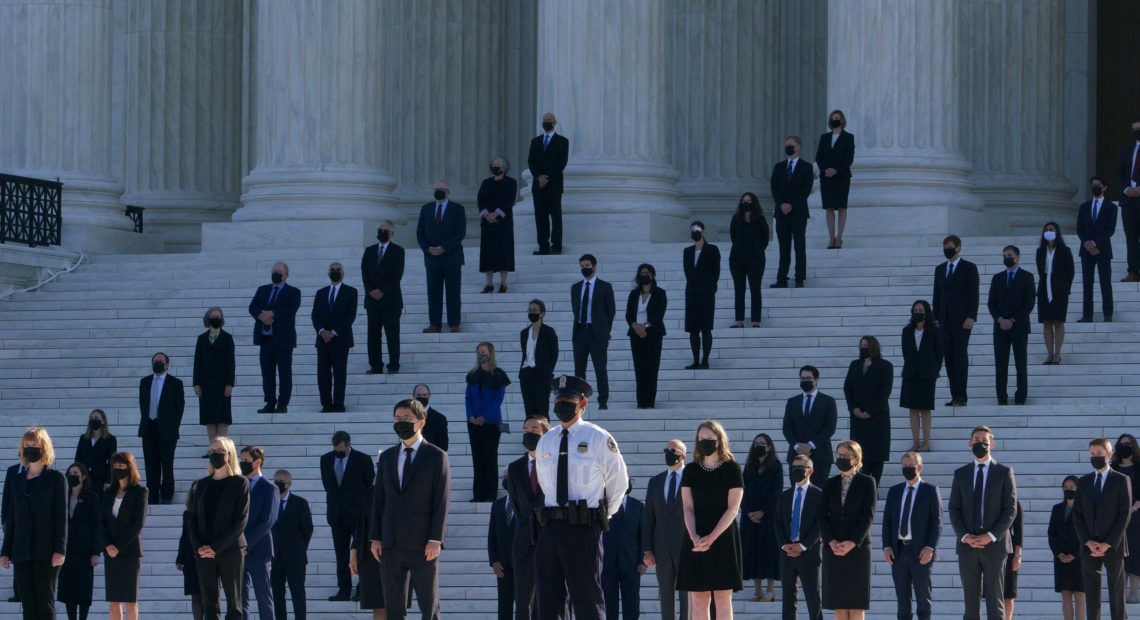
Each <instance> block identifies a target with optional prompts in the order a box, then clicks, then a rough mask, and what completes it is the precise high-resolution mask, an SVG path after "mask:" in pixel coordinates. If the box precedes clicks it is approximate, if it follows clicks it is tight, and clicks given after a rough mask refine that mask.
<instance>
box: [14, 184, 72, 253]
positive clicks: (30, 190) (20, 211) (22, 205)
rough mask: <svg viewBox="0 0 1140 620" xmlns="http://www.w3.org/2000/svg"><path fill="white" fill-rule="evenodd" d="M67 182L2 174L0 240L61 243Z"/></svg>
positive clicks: (36, 243)
mask: <svg viewBox="0 0 1140 620" xmlns="http://www.w3.org/2000/svg"><path fill="white" fill-rule="evenodd" d="M62 191H63V183H60V182H59V181H45V180H44V179H33V178H30V177H21V176H16V175H13V174H0V243H7V242H9V241H12V242H14V243H26V244H28V245H29V246H30V247H33V248H34V247H36V246H48V245H56V246H58V245H59V244H60V229H61V227H62V221H63V217H62V206H61V200H60V196H61V194H62Z"/></svg>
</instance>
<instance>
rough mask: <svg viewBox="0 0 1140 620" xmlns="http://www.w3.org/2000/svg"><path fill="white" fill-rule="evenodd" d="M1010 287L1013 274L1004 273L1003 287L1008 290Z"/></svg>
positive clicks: (1010, 272) (1009, 272)
mask: <svg viewBox="0 0 1140 620" xmlns="http://www.w3.org/2000/svg"><path fill="white" fill-rule="evenodd" d="M1011 286H1013V272H1012V271H1007V272H1005V287H1006V288H1009V287H1011Z"/></svg>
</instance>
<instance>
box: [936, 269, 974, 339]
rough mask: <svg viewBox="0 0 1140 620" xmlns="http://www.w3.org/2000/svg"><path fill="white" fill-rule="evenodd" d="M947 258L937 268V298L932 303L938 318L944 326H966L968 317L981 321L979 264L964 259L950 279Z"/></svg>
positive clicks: (952, 327) (950, 327)
mask: <svg viewBox="0 0 1140 620" xmlns="http://www.w3.org/2000/svg"><path fill="white" fill-rule="evenodd" d="M949 264H950V263H949V262H948V261H943V262H942V264H941V265H938V266H937V267H935V268H934V300H933V302H931V306H932V308H931V309H932V310H933V311H934V317H935V318H936V319H937V320H938V324H939V326H940V327H941V328H942V329H962V323H964V322H965V321H966V319H973V320H974V322H977V320H978V303H979V301H978V296H979V294H980V290H979V288H978V287H979V282H978V266H977V265H975V264H974V263H971V262H970V261H968V260H966V259H964V258H960V259H958V266H957V267H956V268H955V269H954V276H953V277H952V278H951V279H950V280H947V279H946V266H947V265H949Z"/></svg>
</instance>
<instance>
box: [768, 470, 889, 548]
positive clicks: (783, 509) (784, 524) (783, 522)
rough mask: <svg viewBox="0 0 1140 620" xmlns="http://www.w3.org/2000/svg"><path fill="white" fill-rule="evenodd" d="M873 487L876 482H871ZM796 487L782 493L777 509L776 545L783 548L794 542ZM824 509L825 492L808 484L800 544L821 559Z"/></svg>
mask: <svg viewBox="0 0 1140 620" xmlns="http://www.w3.org/2000/svg"><path fill="white" fill-rule="evenodd" d="M871 485H872V487H873V486H874V481H873V480H872V481H871ZM795 492H796V487H795V486H791V487H789V488H787V489H784V490H783V491H781V492H780V503H779V505H778V507H777V508H776V523H775V526H776V544H777V545H779V546H781V547H783V546H784V545H786V544H789V543H791V542H794V541H793V540H792V504H793V502H794V501H795V495H794V494H795ZM822 508H823V491H821V490H820V489H819V487H817V486H815V485H813V484H808V485H807V491H805V493H804V504H803V506H802V507H800V544H801V545H803V546H804V547H806V548H807V553H808V554H811V555H815V556H816V557H817V558H818V557H819V551H820V549H819V544H820V520H821V516H822V515H821V513H822Z"/></svg>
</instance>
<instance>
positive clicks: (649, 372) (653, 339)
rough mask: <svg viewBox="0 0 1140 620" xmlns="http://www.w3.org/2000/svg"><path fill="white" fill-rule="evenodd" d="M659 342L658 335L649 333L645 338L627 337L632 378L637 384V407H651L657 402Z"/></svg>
mask: <svg viewBox="0 0 1140 620" xmlns="http://www.w3.org/2000/svg"><path fill="white" fill-rule="evenodd" d="M661 340H662V337H661V335H660V334H659V333H649V334H648V335H647V336H646V337H645V338H642V337H640V336H638V335H637V334H634V335H632V336H630V337H629V348H630V349H631V350H632V352H633V376H634V379H635V380H636V383H637V406H638V407H653V406H654V403H656V401H657V374H658V372H659V371H660V369H661Z"/></svg>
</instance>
